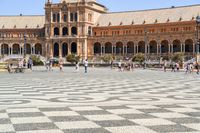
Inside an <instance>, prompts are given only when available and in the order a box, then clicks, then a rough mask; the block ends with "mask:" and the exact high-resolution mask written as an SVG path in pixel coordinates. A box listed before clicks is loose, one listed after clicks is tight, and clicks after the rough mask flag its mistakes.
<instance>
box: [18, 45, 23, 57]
mask: <svg viewBox="0 0 200 133" xmlns="http://www.w3.org/2000/svg"><path fill="white" fill-rule="evenodd" d="M19 53H20V55H23V54H22V47H21V46H19Z"/></svg>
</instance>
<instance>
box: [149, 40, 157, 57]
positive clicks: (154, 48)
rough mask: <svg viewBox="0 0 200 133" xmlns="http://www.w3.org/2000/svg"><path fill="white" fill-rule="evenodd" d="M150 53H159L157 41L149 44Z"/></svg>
mask: <svg viewBox="0 0 200 133" xmlns="http://www.w3.org/2000/svg"><path fill="white" fill-rule="evenodd" d="M149 47H150V48H149V50H150V51H149V53H154V54H155V53H157V42H156V41H150V43H149Z"/></svg>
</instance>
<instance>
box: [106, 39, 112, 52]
mask: <svg viewBox="0 0 200 133" xmlns="http://www.w3.org/2000/svg"><path fill="white" fill-rule="evenodd" d="M105 53H106V54H111V53H112V44H111V43H110V42H107V43H106V44H105Z"/></svg>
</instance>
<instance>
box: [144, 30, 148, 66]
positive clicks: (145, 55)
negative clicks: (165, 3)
mask: <svg viewBox="0 0 200 133" xmlns="http://www.w3.org/2000/svg"><path fill="white" fill-rule="evenodd" d="M147 34H148V32H147V29H145V30H144V35H145V39H144V40H145V53H144V69H146V68H147V43H148V38H147Z"/></svg>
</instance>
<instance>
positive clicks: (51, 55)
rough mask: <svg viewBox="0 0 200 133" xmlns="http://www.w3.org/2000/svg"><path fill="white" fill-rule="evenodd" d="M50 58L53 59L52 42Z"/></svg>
mask: <svg viewBox="0 0 200 133" xmlns="http://www.w3.org/2000/svg"><path fill="white" fill-rule="evenodd" d="M50 58H53V42H52V44H51V45H50Z"/></svg>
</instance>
